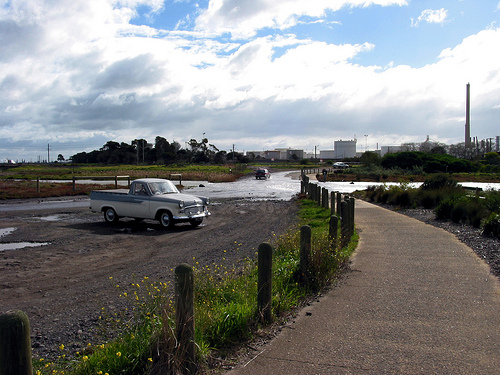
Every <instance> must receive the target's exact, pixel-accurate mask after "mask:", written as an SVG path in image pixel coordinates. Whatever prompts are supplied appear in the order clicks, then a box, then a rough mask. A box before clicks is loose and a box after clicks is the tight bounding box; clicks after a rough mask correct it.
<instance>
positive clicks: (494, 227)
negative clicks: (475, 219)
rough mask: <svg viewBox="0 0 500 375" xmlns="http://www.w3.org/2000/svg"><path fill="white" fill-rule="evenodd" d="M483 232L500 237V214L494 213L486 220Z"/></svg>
mask: <svg viewBox="0 0 500 375" xmlns="http://www.w3.org/2000/svg"><path fill="white" fill-rule="evenodd" d="M483 233H484V234H486V235H491V236H495V237H499V238H500V215H499V214H497V213H492V214H491V215H490V216H489V217H488V218H487V219H486V221H485V222H484V225H483Z"/></svg>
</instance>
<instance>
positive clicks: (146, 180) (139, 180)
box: [133, 178, 172, 183]
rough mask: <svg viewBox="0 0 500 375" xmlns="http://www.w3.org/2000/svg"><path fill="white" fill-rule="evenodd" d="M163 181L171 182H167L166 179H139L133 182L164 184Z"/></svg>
mask: <svg viewBox="0 0 500 375" xmlns="http://www.w3.org/2000/svg"><path fill="white" fill-rule="evenodd" d="M165 181H168V182H172V181H170V180H167V179H166V178H139V179H137V180H134V181H133V182H146V183H148V182H165Z"/></svg>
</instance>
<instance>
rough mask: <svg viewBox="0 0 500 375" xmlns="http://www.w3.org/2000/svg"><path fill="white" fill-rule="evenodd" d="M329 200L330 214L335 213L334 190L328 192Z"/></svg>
mask: <svg viewBox="0 0 500 375" xmlns="http://www.w3.org/2000/svg"><path fill="white" fill-rule="evenodd" d="M330 201H331V205H332V206H331V214H332V215H335V192H334V191H332V192H331V193H330Z"/></svg>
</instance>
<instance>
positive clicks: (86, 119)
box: [0, 0, 500, 161]
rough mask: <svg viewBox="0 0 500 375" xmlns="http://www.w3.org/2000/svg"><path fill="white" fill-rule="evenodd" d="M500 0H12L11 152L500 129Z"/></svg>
mask: <svg viewBox="0 0 500 375" xmlns="http://www.w3.org/2000/svg"><path fill="white" fill-rule="evenodd" d="M499 22H500V2H499V0H480V1H478V0H432V1H431V0H166V1H163V0H0V160H2V159H13V160H21V159H24V160H27V161H38V160H40V159H46V158H47V155H48V153H47V148H48V145H50V158H51V160H53V159H55V158H56V157H57V155H58V154H62V155H63V156H64V157H66V158H68V157H70V156H71V155H74V154H76V153H78V152H81V151H92V150H95V149H99V148H100V147H102V146H103V145H104V144H105V143H106V142H107V141H110V140H113V141H117V142H127V143H130V142H131V141H132V140H133V139H136V138H144V139H147V140H148V141H150V142H153V141H154V138H155V137H156V136H162V137H165V138H166V139H167V140H169V141H177V142H179V143H180V144H181V145H183V146H184V145H185V142H186V141H188V140H189V139H191V138H195V139H198V140H200V139H201V138H202V137H207V138H208V139H209V141H210V143H213V144H215V145H216V146H217V147H219V148H220V149H223V150H230V149H231V148H232V147H233V144H234V147H235V149H236V150H238V151H253V150H263V149H273V148H276V147H292V148H300V149H305V150H306V151H309V152H310V151H312V150H314V147H315V146H316V147H317V148H318V149H332V148H333V141H335V140H339V139H344V140H345V139H353V138H357V139H358V150H360V151H364V150H365V149H366V148H368V149H375V147H376V146H377V144H378V145H379V146H381V145H397V144H400V143H402V142H419V141H423V140H425V139H426V137H427V135H428V136H430V138H431V139H433V140H435V141H440V142H444V143H447V144H452V143H458V142H463V139H464V124H465V90H466V84H467V83H468V82H470V84H471V124H472V130H471V134H472V135H473V136H477V137H479V139H484V138H489V137H494V136H496V135H500V127H499V125H500V52H499V50H500V49H499V47H500V23H499Z"/></svg>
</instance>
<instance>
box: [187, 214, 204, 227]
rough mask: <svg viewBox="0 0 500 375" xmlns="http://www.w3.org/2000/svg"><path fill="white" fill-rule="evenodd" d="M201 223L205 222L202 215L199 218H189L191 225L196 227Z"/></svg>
mask: <svg viewBox="0 0 500 375" xmlns="http://www.w3.org/2000/svg"><path fill="white" fill-rule="evenodd" d="M201 223H203V218H202V217H200V218H198V219H191V220H189V224H191V226H193V227H195V228H196V227H197V226H199V225H200V224H201Z"/></svg>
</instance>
